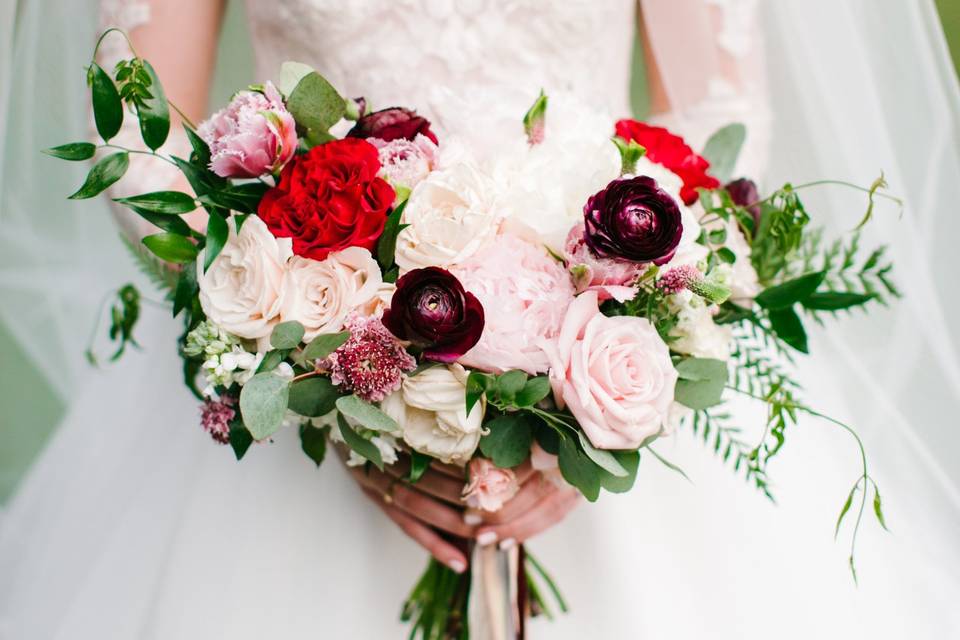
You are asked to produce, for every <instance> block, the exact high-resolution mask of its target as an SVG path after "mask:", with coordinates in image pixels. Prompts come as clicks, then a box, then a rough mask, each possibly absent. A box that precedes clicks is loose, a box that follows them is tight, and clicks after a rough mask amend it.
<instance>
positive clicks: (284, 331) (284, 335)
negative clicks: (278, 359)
mask: <svg viewBox="0 0 960 640" xmlns="http://www.w3.org/2000/svg"><path fill="white" fill-rule="evenodd" d="M303 332H304V329H303V325H302V324H300V323H299V322H297V321H296V320H290V321H289V322H281V323H280V324H278V325H277V326H275V327H274V328H273V331H272V332H271V333H270V346H272V347H273V348H274V349H296V348H297V347H298V346H300V341H301V340H303Z"/></svg>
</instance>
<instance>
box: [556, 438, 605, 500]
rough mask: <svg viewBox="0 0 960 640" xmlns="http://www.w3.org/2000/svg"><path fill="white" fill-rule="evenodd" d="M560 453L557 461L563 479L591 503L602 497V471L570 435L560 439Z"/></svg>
mask: <svg viewBox="0 0 960 640" xmlns="http://www.w3.org/2000/svg"><path fill="white" fill-rule="evenodd" d="M559 446H560V451H559V455H558V457H557V461H558V463H559V466H560V474H561V475H562V476H563V479H564V480H566V481H567V482H569V483H570V484H571V485H573V486H574V487H576V488H577V489H579V490H580V493H582V494H583V496H584V497H585V498H586V499H587V500H589V501H590V502H596V500H597V498H599V497H600V477H601V469H599V468H597V466H596V465H595V464H593V462H591V461H590V458H588V457H587V455H586V454H585V453H583V452H582V451H581V450H580V447H578V446H577V445H576V443H575V441H574V440H573V438H572V437H570V436H569V435H564V436H562V437H561V438H560V445H559Z"/></svg>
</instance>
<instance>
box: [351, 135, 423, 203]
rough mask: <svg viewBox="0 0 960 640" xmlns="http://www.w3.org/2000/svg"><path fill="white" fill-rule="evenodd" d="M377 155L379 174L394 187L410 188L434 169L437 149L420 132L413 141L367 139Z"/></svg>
mask: <svg viewBox="0 0 960 640" xmlns="http://www.w3.org/2000/svg"><path fill="white" fill-rule="evenodd" d="M367 142H369V143H370V144H372V145H373V146H375V147H376V148H377V152H378V153H379V155H380V177H381V178H383V179H384V180H386V181H387V182H389V183H390V184H392V185H394V186H395V187H406V188H407V189H413V188H414V187H415V186H417V185H418V184H420V181H421V180H423V179H424V178H426V177H427V174H429V173H430V172H431V171H433V170H434V169H436V167H437V161H438V159H439V157H440V148H439V147H437V145H436V144H435V143H434V142H433V140H431V139H430V138H428V137H427V136H425V135H423V134H422V133H418V134H417V137H416V138H414V139H413V140H407V139H405V138H397V139H396V140H391V141H389V142H387V141H385V140H381V139H380V138H367Z"/></svg>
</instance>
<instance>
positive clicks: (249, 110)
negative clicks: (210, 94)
mask: <svg viewBox="0 0 960 640" xmlns="http://www.w3.org/2000/svg"><path fill="white" fill-rule="evenodd" d="M197 133H198V134H199V135H200V137H201V138H203V140H204V142H206V143H207V144H208V145H210V169H211V170H212V171H213V172H214V173H216V174H217V175H218V176H221V177H223V178H259V177H260V176H262V175H264V174H267V173H276V172H277V171H279V170H280V169H281V168H283V165H285V164H286V163H287V162H289V161H290V159H291V158H292V157H293V154H294V153H295V152H296V150H297V124H296V122H295V121H294V119H293V116H292V115H291V114H290V112H289V111H287V108H286V107H285V106H284V104H283V99H282V98H281V97H280V92H279V91H277V88H276V87H274V86H273V84H271V83H270V82H267V83H265V84H264V85H263V88H262V91H241V92H239V93H237V95H235V96H234V97H233V100H231V101H230V104H229V105H227V106H226V108H224V109H221V110H220V111H217V112H216V113H215V114H213V115H212V116H211V117H210V119H209V120H206V121H204V122H202V123H201V124H200V126H199V127H198V128H197Z"/></svg>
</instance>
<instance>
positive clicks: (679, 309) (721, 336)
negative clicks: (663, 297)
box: [670, 291, 733, 360]
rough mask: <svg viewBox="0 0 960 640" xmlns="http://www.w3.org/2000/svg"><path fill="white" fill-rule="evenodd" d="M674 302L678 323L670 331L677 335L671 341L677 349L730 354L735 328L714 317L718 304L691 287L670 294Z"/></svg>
mask: <svg viewBox="0 0 960 640" xmlns="http://www.w3.org/2000/svg"><path fill="white" fill-rule="evenodd" d="M670 306H671V307H672V308H673V310H674V311H675V312H676V313H677V324H676V326H674V327H673V329H672V330H671V331H670V335H671V336H673V337H675V338H676V340H674V341H673V342H671V343H670V348H671V349H672V350H673V351H676V352H677V353H684V354H687V355H690V356H694V357H697V358H716V359H717V360H726V359H727V358H729V357H730V342H731V340H732V339H733V332H732V330H731V329H730V327H729V326H728V325H718V324H717V323H715V322H714V321H713V316H714V314H715V313H716V311H717V308H716V307H715V306H712V305H711V304H710V303H709V302H707V301H705V300H704V299H703V298H701V297H700V296H698V295H696V294H694V293H692V292H690V291H681V292H680V293H677V294H675V295H672V296H670Z"/></svg>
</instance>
